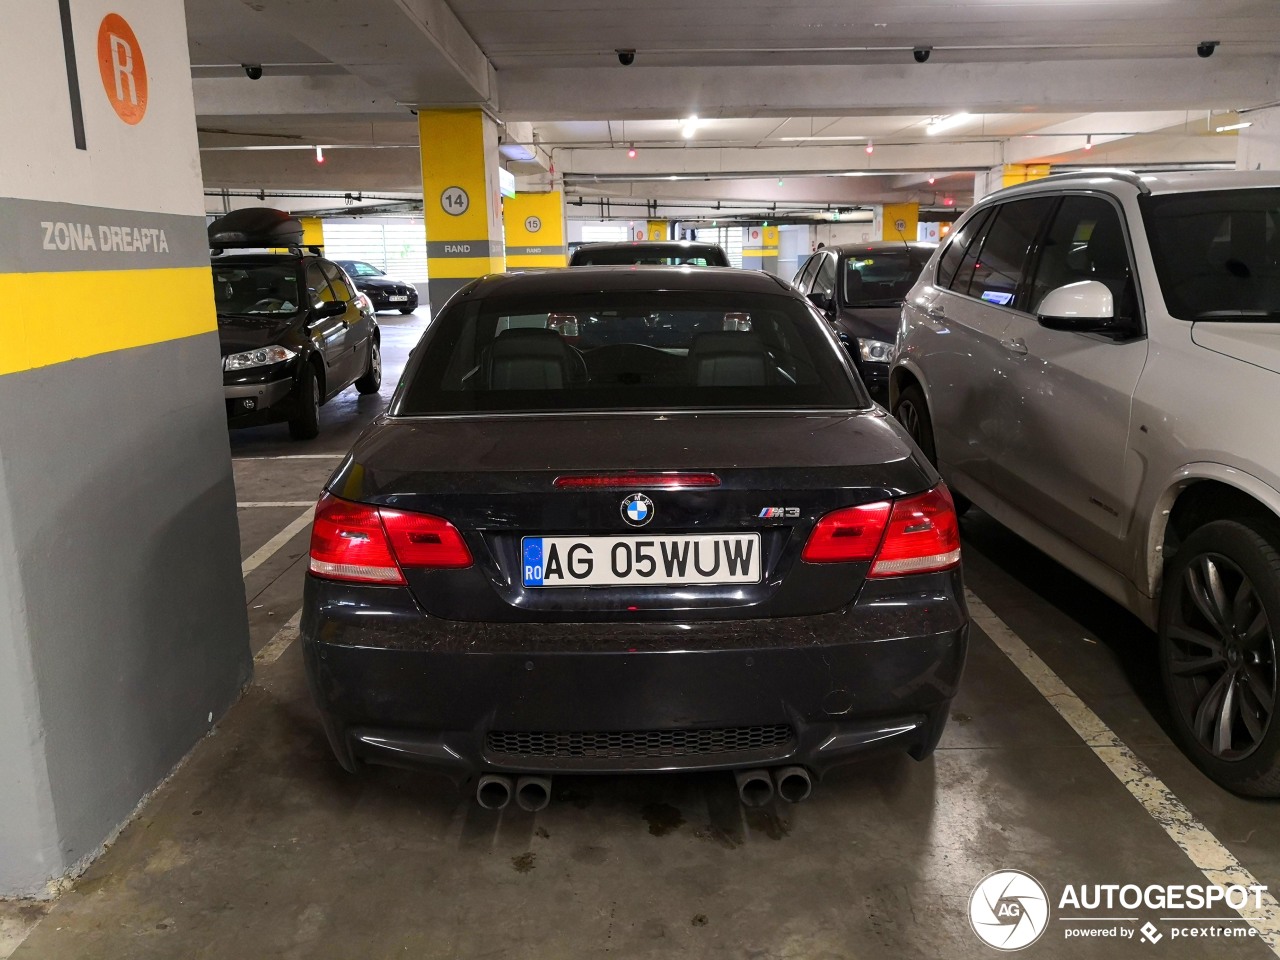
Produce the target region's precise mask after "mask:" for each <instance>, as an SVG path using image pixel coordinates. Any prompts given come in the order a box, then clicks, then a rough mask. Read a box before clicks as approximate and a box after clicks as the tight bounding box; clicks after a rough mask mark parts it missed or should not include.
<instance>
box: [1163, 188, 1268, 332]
mask: <svg viewBox="0 0 1280 960" xmlns="http://www.w3.org/2000/svg"><path fill="white" fill-rule="evenodd" d="M1139 202H1140V203H1141V204H1142V208H1143V218H1144V219H1145V221H1146V228H1147V239H1148V240H1149V241H1150V243H1151V256H1152V259H1153V260H1154V261H1155V268H1156V274H1157V275H1158V276H1159V277H1160V289H1161V291H1162V292H1163V293H1164V302H1165V306H1166V307H1167V308H1168V310H1169V313H1170V314H1172V315H1173V316H1175V317H1177V318H1178V319H1180V320H1253V321H1265V322H1277V321H1280V188H1274V187H1273V188H1267V189H1257V190H1213V191H1206V192H1203V193H1173V194H1167V195H1160V196H1145V197H1142V198H1141V199H1140V201H1139Z"/></svg>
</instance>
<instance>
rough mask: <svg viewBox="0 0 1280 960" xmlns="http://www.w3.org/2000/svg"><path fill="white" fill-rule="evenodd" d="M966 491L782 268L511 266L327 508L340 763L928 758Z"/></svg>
mask: <svg viewBox="0 0 1280 960" xmlns="http://www.w3.org/2000/svg"><path fill="white" fill-rule="evenodd" d="M967 628H968V616H967V612H966V609H965V605H964V598H963V590H962V587H961V579H960V540H959V531H958V526H957V522H956V516H955V511H954V509H953V507H952V503H951V497H950V495H949V494H948V492H947V490H946V488H945V487H944V486H943V485H942V484H941V482H940V480H939V478H938V475H937V473H936V472H935V471H934V469H933V467H932V466H930V464H929V463H928V461H926V460H925V459H924V457H923V456H922V455H921V454H920V452H919V451H918V450H917V449H916V448H915V447H914V446H913V445H912V443H911V441H910V440H909V439H908V438H907V436H906V434H905V433H904V432H903V431H902V430H901V428H899V427H898V425H897V424H896V423H895V422H894V421H893V420H890V419H888V418H886V417H885V416H884V415H883V413H882V412H880V411H879V410H878V409H877V408H876V407H874V406H873V405H872V404H871V402H870V401H869V399H868V398H867V395H866V392H865V390H864V389H863V387H862V384H861V383H860V382H859V380H858V378H857V375H856V373H855V372H854V371H853V369H852V367H851V365H850V363H849V360H848V358H847V355H846V354H845V351H844V350H843V349H842V347H841V346H840V344H839V342H838V341H837V340H836V338H835V336H834V335H833V334H832V332H831V329H830V324H829V323H827V322H826V321H825V320H824V319H823V317H822V316H821V315H820V314H818V313H817V312H816V311H815V310H814V308H813V307H812V306H811V305H810V304H809V303H808V302H807V301H806V300H805V299H804V298H803V297H801V296H800V295H799V294H798V293H796V292H794V291H793V290H791V288H790V287H788V286H787V285H785V284H784V283H783V282H782V281H780V280H777V279H775V278H774V277H771V276H768V275H766V274H763V273H755V272H745V271H740V270H731V269H708V268H702V269H696V270H695V269H685V268H672V267H632V268H626V267H614V268H608V267H606V268H582V269H576V270H564V271H546V272H542V273H534V274H509V275H501V276H492V277H487V278H484V279H481V280H478V281H475V282H473V283H471V284H470V285H468V286H467V287H465V288H463V289H462V290H461V291H460V292H459V293H458V294H457V295H455V296H454V297H453V298H452V299H451V300H450V301H449V303H448V304H447V305H446V306H445V307H444V308H443V309H442V310H441V312H440V314H439V316H438V317H437V318H436V319H435V321H434V322H433V323H432V325H431V327H430V329H429V330H428V331H427V333H426V334H425V335H424V337H423V340H422V342H421V343H419V345H418V347H417V348H416V349H415V351H414V353H413V355H412V357H411V358H410V361H409V364H408V367H407V369H406V370H405V374H404V378H403V380H402V381H401V383H400V386H399V388H398V390H397V392H396V395H395V397H394V399H393V400H392V403H391V405H390V408H389V412H388V414H387V415H386V416H384V417H382V418H380V419H379V420H377V421H375V423H373V424H372V425H371V426H370V427H369V429H368V430H367V431H366V432H365V434H364V435H363V436H362V437H361V439H360V440H359V441H358V442H357V443H356V446H355V448H354V449H353V450H352V451H351V453H350V455H349V456H348V457H347V458H346V460H345V461H344V462H343V464H342V465H341V466H340V467H339V469H338V471H337V472H336V473H335V474H334V476H333V477H332V478H331V479H330V481H329V483H328V485H327V487H326V490H325V493H324V494H323V496H322V497H321V499H320V502H319V504H318V505H317V507H316V517H315V526H314V530H313V535H312V541H311V559H310V575H309V576H308V579H307V585H306V602H305V606H304V614H303V619H302V639H303V645H304V646H303V649H304V655H305V660H306V667H307V672H308V677H309V680H310V684H311V688H312V691H313V694H314V697H315V699H316V702H317V704H318V705H319V707H320V711H321V714H322V716H323V720H324V726H325V729H326V732H327V733H328V737H329V740H330V743H331V744H332V746H333V750H334V753H335V754H336V755H337V758H338V760H339V762H340V763H341V764H342V765H343V766H344V767H346V768H347V769H349V770H355V769H356V768H357V767H358V766H359V765H360V764H362V763H386V764H395V765H411V766H422V767H426V768H431V769H434V770H436V771H438V772H440V773H443V774H446V775H448V776H449V777H451V778H452V779H454V780H455V781H456V782H458V783H460V784H467V785H469V786H471V787H474V789H475V790H476V795H477V798H478V799H479V801H480V802H481V803H482V804H483V805H485V806H489V807H501V806H503V805H504V804H506V803H507V802H508V801H509V800H510V799H512V798H514V799H515V800H516V801H517V802H518V803H519V804H520V805H521V806H522V807H524V808H526V809H538V808H540V807H541V806H542V805H544V804H545V803H546V802H547V800H548V798H549V796H550V779H549V778H550V777H551V776H552V775H553V774H555V773H559V772H564V773H568V772H573V773H612V774H617V773H629V772H641V771H648V772H652V771H677V770H715V769H719V770H726V771H733V772H734V773H735V775H736V776H737V778H738V785H739V791H740V793H741V796H742V799H743V801H744V802H746V803H748V804H761V803H766V802H769V800H770V799H771V798H772V797H773V796H774V793H775V791H776V793H777V794H778V795H779V796H781V797H782V798H783V799H786V800H799V799H803V798H805V797H807V796H808V795H809V792H810V790H811V785H812V783H813V782H815V781H816V780H818V779H819V778H820V777H821V776H822V774H823V773H824V772H826V771H827V770H828V769H830V768H831V767H832V766H834V765H836V764H840V763H843V762H846V761H849V760H852V759H855V758H857V757H859V756H862V755H865V754H867V753H868V752H871V751H877V750H885V749H890V750H904V751H908V752H910V753H911V755H912V756H914V757H916V758H923V757H925V756H926V755H928V754H929V753H930V752H931V751H932V750H933V748H934V746H935V745H936V744H937V742H938V738H939V736H940V735H941V733H942V730H943V726H944V725H945V723H946V718H947V708H948V704H949V702H950V700H951V698H952V696H953V695H954V693H955V690H956V685H957V683H958V681H959V678H960V674H961V670H962V667H963V664H964V658H965V646H966V638H967Z"/></svg>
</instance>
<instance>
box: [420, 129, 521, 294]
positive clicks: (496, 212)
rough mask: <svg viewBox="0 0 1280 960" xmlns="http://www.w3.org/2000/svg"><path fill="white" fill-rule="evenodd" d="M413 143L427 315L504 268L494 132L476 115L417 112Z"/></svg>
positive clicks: (495, 137)
mask: <svg viewBox="0 0 1280 960" xmlns="http://www.w3.org/2000/svg"><path fill="white" fill-rule="evenodd" d="M418 142H419V149H420V150H421V152H422V208H423V220H424V223H425V226H426V231H427V298H428V300H429V301H430V303H431V310H432V312H433V313H434V312H435V311H437V310H439V309H440V308H441V307H442V306H444V303H445V301H446V300H448V299H449V297H451V296H453V294H454V293H456V292H457V291H458V290H460V289H461V288H462V287H464V286H465V285H466V284H467V283H468V282H469V281H471V280H474V279H475V278H476V277H483V276H484V275H485V274H489V273H501V272H502V271H503V269H504V267H505V261H506V257H505V256H504V253H503V248H502V195H501V193H500V192H499V189H498V130H497V126H496V125H495V124H494V122H493V121H492V120H490V119H489V118H488V117H487V116H485V115H484V113H482V112H481V111H480V110H423V111H422V112H421V113H419V114H418Z"/></svg>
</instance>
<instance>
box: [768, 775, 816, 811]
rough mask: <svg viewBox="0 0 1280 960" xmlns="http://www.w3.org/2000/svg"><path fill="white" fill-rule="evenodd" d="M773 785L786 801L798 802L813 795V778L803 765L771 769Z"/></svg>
mask: <svg viewBox="0 0 1280 960" xmlns="http://www.w3.org/2000/svg"><path fill="white" fill-rule="evenodd" d="M773 783H774V787H775V788H776V789H777V791H778V796H780V797H781V798H782V799H783V800H785V801H787V803H799V802H800V801H802V800H808V799H809V797H810V796H812V795H813V778H812V777H810V776H809V771H808V770H806V769H805V768H804V767H781V768H780V769H778V770H775V771H773Z"/></svg>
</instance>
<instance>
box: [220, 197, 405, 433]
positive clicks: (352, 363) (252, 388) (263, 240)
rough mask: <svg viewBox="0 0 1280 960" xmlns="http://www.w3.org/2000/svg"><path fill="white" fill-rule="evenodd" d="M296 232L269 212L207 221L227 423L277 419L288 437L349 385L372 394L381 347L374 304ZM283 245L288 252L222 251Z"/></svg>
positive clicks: (310, 427) (315, 420)
mask: <svg viewBox="0 0 1280 960" xmlns="http://www.w3.org/2000/svg"><path fill="white" fill-rule="evenodd" d="M301 237H302V225H301V224H299V223H298V221H297V220H295V219H293V218H291V217H289V215H288V214H286V213H284V212H282V211H279V210H271V209H269V208H252V209H246V210H237V211H235V212H233V213H230V214H227V215H226V216H225V217H221V218H219V219H218V220H215V221H214V222H213V223H212V224H210V225H209V243H210V247H211V248H212V250H213V254H214V256H213V263H212V271H213V298H214V304H215V308H216V310H217V315H218V338H219V340H220V342H221V346H222V384H223V393H224V394H225V400H226V406H227V423H228V425H229V426H232V427H251V426H259V425H261V424H265V423H277V422H279V421H282V420H283V421H287V422H288V424H289V433H290V435H291V436H292V437H293V438H294V439H297V440H308V439H311V438H312V437H315V436H316V435H317V434H318V433H319V432H320V407H321V405H322V404H323V403H324V402H325V401H327V400H329V399H330V398H332V397H334V396H336V395H337V394H339V393H341V392H342V391H343V390H345V389H347V387H349V386H351V385H352V384H354V385H355V388H356V389H357V390H358V391H359V392H360V393H377V392H378V389H379V387H380V386H381V385H382V353H381V346H380V339H381V335H380V333H379V331H378V323H377V320H376V319H375V317H374V312H373V310H372V308H371V307H369V306H368V305H367V304H366V303H364V302H363V297H362V296H361V295H360V294H359V293H358V292H357V291H356V290H355V288H354V287H353V286H352V283H351V280H350V279H349V278H348V277H347V275H346V274H345V273H344V272H343V271H342V269H341V268H340V267H338V265H337V264H335V263H333V262H332V261H331V260H326V259H325V258H324V257H322V256H319V251H318V249H317V248H309V249H308V250H306V251H304V250H303V249H302V248H300V247H298V246H297V244H298V243H300V242H301ZM281 247H284V248H286V249H287V251H288V252H285V253H278V252H272V250H269V249H263V250H261V252H257V251H255V252H253V253H238V254H228V253H227V252H226V251H228V250H236V249H245V248H273V249H279V248H281Z"/></svg>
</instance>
